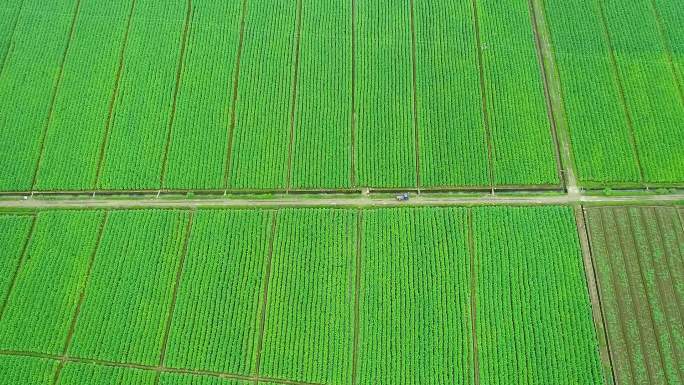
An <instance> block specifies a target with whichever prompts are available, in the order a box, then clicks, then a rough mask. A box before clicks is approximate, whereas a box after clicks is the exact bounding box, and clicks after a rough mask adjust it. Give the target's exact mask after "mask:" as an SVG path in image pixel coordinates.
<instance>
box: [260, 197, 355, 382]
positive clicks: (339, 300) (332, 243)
mask: <svg viewBox="0 0 684 385" xmlns="http://www.w3.org/2000/svg"><path fill="white" fill-rule="evenodd" d="M276 229H277V230H276V234H275V239H274V242H273V255H272V262H271V264H272V268H271V276H270V282H269V283H270V284H269V290H268V306H267V308H266V320H265V326H264V342H263V349H262V359H261V370H260V374H261V375H265V376H268V377H276V378H287V379H292V380H297V381H305V382H313V383H321V384H331V385H343V384H348V383H349V381H350V378H351V368H352V340H353V330H354V326H353V320H354V313H353V311H354V310H353V309H354V307H353V304H354V282H355V281H354V277H355V276H356V253H355V249H356V237H355V234H356V212H355V211H352V210H326V209H304V210H281V211H279V212H278V214H277V224H276Z"/></svg>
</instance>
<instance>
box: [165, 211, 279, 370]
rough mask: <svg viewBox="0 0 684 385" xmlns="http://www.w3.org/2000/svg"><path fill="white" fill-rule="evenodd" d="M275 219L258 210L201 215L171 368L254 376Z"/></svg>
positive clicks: (173, 336)
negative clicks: (261, 309) (262, 300)
mask: <svg viewBox="0 0 684 385" xmlns="http://www.w3.org/2000/svg"><path fill="white" fill-rule="evenodd" d="M272 215H273V213H271V212H268V211H252V210H245V211H225V210H218V211H200V212H198V213H197V214H196V216H195V218H194V220H193V226H192V231H191V238H190V241H189V246H188V255H187V258H186V260H185V267H184V268H183V275H182V277H181V281H180V286H179V289H178V298H177V303H176V308H175V311H174V316H173V321H172V323H171V332H170V336H169V347H168V353H167V355H166V360H165V364H166V365H168V366H172V367H176V368H185V369H194V370H197V369H202V370H211V371H222V372H231V373H239V374H243V375H249V374H253V373H254V370H255V368H254V356H255V353H256V349H255V345H256V344H257V331H258V328H259V321H258V320H259V318H257V313H258V311H259V309H260V307H261V299H262V293H263V282H262V281H263V276H264V264H265V261H266V255H267V253H268V251H267V248H268V239H269V238H270V236H271V234H270V231H271V222H272V220H271V219H272Z"/></svg>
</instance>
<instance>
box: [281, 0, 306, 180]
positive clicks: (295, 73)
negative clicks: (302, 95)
mask: <svg viewBox="0 0 684 385" xmlns="http://www.w3.org/2000/svg"><path fill="white" fill-rule="evenodd" d="M302 18H303V15H302V0H297V17H296V21H295V23H296V26H295V36H294V39H295V54H294V56H295V58H294V60H295V61H294V66H293V68H292V101H291V103H292V108H291V109H290V143H289V144H288V147H287V180H286V181H285V186H286V189H287V191H288V192H289V191H290V187H292V146H293V144H294V141H295V138H294V135H295V118H296V117H297V86H298V85H299V57H300V56H301V54H300V46H301V44H300V43H301V40H302Z"/></svg>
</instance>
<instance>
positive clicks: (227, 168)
mask: <svg viewBox="0 0 684 385" xmlns="http://www.w3.org/2000/svg"><path fill="white" fill-rule="evenodd" d="M246 16H247V0H242V15H241V16H240V40H239V42H238V47H237V54H236V57H235V71H234V74H233V99H232V100H231V106H230V123H229V124H228V130H227V134H226V136H227V138H226V163H225V164H224V166H223V169H224V174H223V188H224V189H226V190H227V189H228V178H230V167H231V160H232V158H233V131H235V122H236V120H235V111H236V109H237V98H238V80H239V79H240V60H241V59H240V58H241V57H242V49H243V47H244V45H245V17H246Z"/></svg>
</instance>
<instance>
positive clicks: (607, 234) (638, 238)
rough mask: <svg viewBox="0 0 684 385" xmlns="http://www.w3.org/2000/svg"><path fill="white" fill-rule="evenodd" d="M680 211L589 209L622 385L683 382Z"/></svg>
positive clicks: (682, 235) (683, 255) (601, 288)
mask: <svg viewBox="0 0 684 385" xmlns="http://www.w3.org/2000/svg"><path fill="white" fill-rule="evenodd" d="M679 210H680V211H681V209H679ZM678 214H679V215H678ZM682 214H683V213H682V212H680V213H678V209H677V208H664V207H658V208H653V207H631V208H591V209H588V210H587V220H588V225H589V229H590V231H589V232H590V238H591V251H592V255H593V259H594V264H595V267H596V274H597V278H598V287H599V291H600V295H601V306H602V309H603V314H604V320H605V327H606V329H607V337H608V348H609V351H610V357H611V361H612V364H613V372H614V377H615V381H616V383H618V384H625V385H629V384H668V385H675V384H682V382H683V381H684V376H683V375H684V326H683V325H684V316H683V315H684V307H683V306H682V305H683V304H684V228H683V227H682V222H681V215H682Z"/></svg>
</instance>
